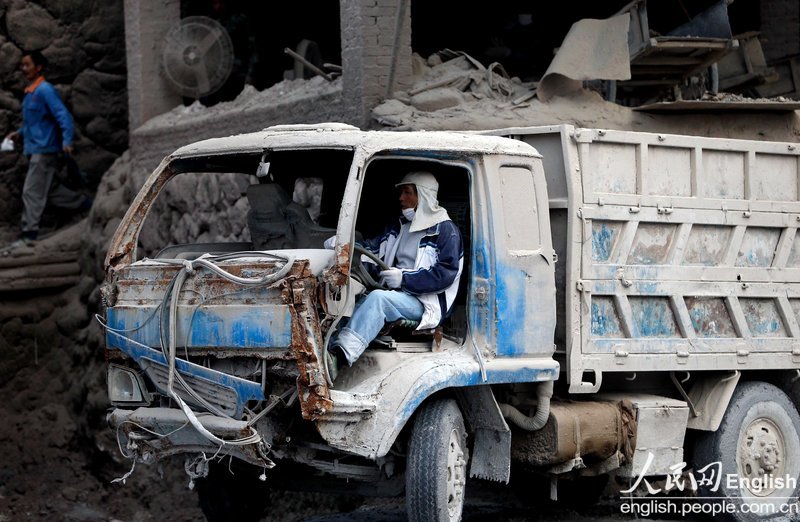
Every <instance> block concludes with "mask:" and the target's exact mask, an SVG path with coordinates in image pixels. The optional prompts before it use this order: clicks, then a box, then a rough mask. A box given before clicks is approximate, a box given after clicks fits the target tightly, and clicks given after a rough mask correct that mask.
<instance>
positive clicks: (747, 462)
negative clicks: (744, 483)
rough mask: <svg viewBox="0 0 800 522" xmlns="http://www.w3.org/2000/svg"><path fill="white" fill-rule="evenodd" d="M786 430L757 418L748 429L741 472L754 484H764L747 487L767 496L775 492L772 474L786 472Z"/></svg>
mask: <svg viewBox="0 0 800 522" xmlns="http://www.w3.org/2000/svg"><path fill="white" fill-rule="evenodd" d="M784 448H785V444H784V441H783V433H781V430H780V428H778V426H777V425H776V424H775V423H774V422H772V421H770V420H768V419H764V418H761V419H756V420H754V421H753V422H751V423H750V424H749V425H748V426H747V428H745V430H744V437H743V438H742V440H741V442H740V445H739V455H740V465H739V468H740V469H739V473H740V475H741V476H742V477H744V478H747V479H748V481H749V482H750V484H753V483H755V484H761V485H762V487H760V488H747V489H748V491H750V492H751V493H752V494H753V495H756V496H759V497H765V496H768V495H770V494H772V493H774V492H775V489H776V488H775V487H774V486H773V485H772V481H771V480H769V478H768V477H782V476H783V475H784V471H783V468H784V461H783V456H784Z"/></svg>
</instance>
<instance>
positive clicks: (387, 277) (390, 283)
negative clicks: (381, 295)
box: [380, 268, 403, 288]
mask: <svg viewBox="0 0 800 522" xmlns="http://www.w3.org/2000/svg"><path fill="white" fill-rule="evenodd" d="M380 275H381V280H380V284H381V285H382V286H384V287H386V288H400V285H401V284H402V283H403V271H402V270H400V269H399V268H390V269H389V270H381V274H380Z"/></svg>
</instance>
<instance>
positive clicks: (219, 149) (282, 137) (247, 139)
mask: <svg viewBox="0 0 800 522" xmlns="http://www.w3.org/2000/svg"><path fill="white" fill-rule="evenodd" d="M357 147H360V148H363V149H364V150H365V151H366V152H368V153H375V152H379V151H383V150H435V151H448V152H465V153H481V154H512V155H521V156H534V157H540V155H539V153H538V152H536V149H534V148H533V147H531V146H530V145H528V144H526V143H523V142H521V141H518V140H513V139H509V138H503V137H498V136H486V135H479V134H472V133H469V132H466V131H465V132H459V131H411V132H402V131H362V130H360V129H358V128H357V127H353V126H352V125H346V124H343V123H320V124H316V125H276V126H272V127H268V128H266V129H264V130H262V131H260V132H252V133H248V134H239V135H235V136H228V137H225V138H212V139H207V140H203V141H198V142H196V143H192V144H190V145H186V146H184V147H181V148H179V149H178V150H176V151H175V152H174V153H173V154H172V155H171V156H172V158H173V159H178V158H186V157H196V156H215V155H225V154H248V153H250V154H252V153H259V152H261V151H263V150H267V149H269V150H280V149H314V148H342V149H355V148H357Z"/></svg>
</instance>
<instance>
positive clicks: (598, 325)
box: [592, 295, 625, 337]
mask: <svg viewBox="0 0 800 522" xmlns="http://www.w3.org/2000/svg"><path fill="white" fill-rule="evenodd" d="M592 337H625V336H624V335H623V333H622V326H621V325H620V322H619V314H618V313H617V308H616V306H614V298H613V297H611V296H605V295H595V296H592Z"/></svg>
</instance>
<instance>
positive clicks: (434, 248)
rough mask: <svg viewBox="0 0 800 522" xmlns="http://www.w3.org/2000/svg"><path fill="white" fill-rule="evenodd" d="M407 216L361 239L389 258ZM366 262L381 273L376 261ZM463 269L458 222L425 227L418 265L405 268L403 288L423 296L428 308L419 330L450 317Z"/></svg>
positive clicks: (424, 304) (368, 248)
mask: <svg viewBox="0 0 800 522" xmlns="http://www.w3.org/2000/svg"><path fill="white" fill-rule="evenodd" d="M404 219H405V218H400V221H398V222H397V223H395V224H394V225H392V226H390V227H389V228H388V229H387V230H386V232H384V233H383V235H381V236H379V237H376V238H373V239H371V240H366V241H359V242H358V243H359V244H360V245H362V246H363V247H364V248H366V249H367V250H369V251H370V252H372V253H374V254H377V255H378V256H379V257H380V258H381V259H386V254H387V253H389V252H390V251H391V250H392V245H393V244H394V242H395V241H397V236H398V234H399V232H400V225H401V224H402V222H403V220H404ZM364 260H366V257H365V258H364ZM365 266H366V267H367V268H368V269H370V272H373V274H374V275H377V271H378V270H376V269H377V267H376V266H375V264H374V263H366V264H365ZM463 269H464V246H463V243H462V241H461V232H459V230H458V227H457V226H456V225H455V223H453V222H452V221H450V220H447V221H442V222H441V223H438V224H436V225H434V226H432V227H430V228H428V229H427V230H425V235H424V236H423V237H422V239H420V241H419V247H418V249H417V259H416V262H415V264H414V269H413V270H407V271H406V270H404V271H403V282H402V284H401V286H400V289H401V290H403V291H405V292H407V293H409V294H411V295H413V296H415V297H416V298H417V299H419V300H420V302H422V306H423V307H424V309H425V311H424V312H423V314H422V320H421V321H420V324H419V326H418V327H417V329H418V330H424V329H427V328H434V327H436V326H438V325H439V324H441V322H442V320H444V319H445V318H447V316H448V315H449V313H450V310H451V308H452V306H453V302H454V301H455V298H456V294H457V293H458V283H459V280H460V279H461V272H462V270H463Z"/></svg>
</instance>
